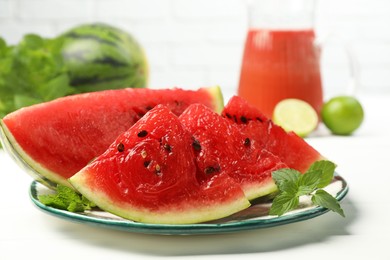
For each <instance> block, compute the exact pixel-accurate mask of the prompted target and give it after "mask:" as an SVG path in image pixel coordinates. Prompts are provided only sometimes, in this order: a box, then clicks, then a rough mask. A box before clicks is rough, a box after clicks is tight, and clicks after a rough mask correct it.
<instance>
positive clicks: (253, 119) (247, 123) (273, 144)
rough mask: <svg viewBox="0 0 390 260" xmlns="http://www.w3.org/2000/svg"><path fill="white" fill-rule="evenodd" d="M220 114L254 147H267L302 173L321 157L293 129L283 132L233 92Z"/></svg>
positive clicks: (289, 165)
mask: <svg viewBox="0 0 390 260" xmlns="http://www.w3.org/2000/svg"><path fill="white" fill-rule="evenodd" d="M222 116H224V117H225V118H227V119H229V120H230V121H231V122H234V123H235V124H236V125H237V126H238V128H239V129H240V130H241V131H242V132H243V133H244V134H245V135H246V136H247V137H249V138H250V139H251V140H252V141H253V145H254V147H256V148H257V149H267V150H268V151H270V152H271V153H273V154H275V155H276V156H278V157H279V158H280V159H281V161H282V162H284V163H285V164H287V166H288V167H289V168H293V169H296V170H298V171H300V172H302V173H304V172H305V171H306V170H307V169H309V167H310V165H311V164H312V163H314V162H315V161H318V160H324V159H325V158H324V157H323V156H322V155H321V154H320V153H319V152H318V151H317V150H315V149H314V148H313V147H312V146H310V145H309V144H308V143H307V142H306V141H305V140H304V139H302V138H301V137H299V136H298V135H296V134H295V133H294V132H286V131H284V130H283V128H281V127H280V126H278V125H275V124H274V123H273V122H272V120H270V119H268V118H267V117H266V116H264V115H263V114H262V113H261V112H260V111H259V110H258V109H257V108H255V107H253V106H251V105H250V104H249V103H248V102H247V101H246V100H244V99H243V98H241V97H238V96H233V97H232V98H231V99H230V100H229V102H228V103H227V105H226V106H225V108H224V109H223V111H222Z"/></svg>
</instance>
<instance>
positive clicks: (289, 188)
mask: <svg viewBox="0 0 390 260" xmlns="http://www.w3.org/2000/svg"><path fill="white" fill-rule="evenodd" d="M300 175H301V173H300V172H299V171H297V170H294V169H288V168H284V169H279V170H276V171H274V172H272V178H273V179H274V181H275V183H276V185H277V186H278V189H279V190H280V191H286V192H290V193H292V192H295V191H296V190H297V189H298V186H297V184H298V183H297V182H298V180H299V177H300Z"/></svg>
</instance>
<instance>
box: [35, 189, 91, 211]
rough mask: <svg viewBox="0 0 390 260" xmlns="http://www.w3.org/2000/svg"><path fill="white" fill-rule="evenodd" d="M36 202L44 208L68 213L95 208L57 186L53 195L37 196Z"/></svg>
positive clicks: (81, 198)
mask: <svg viewBox="0 0 390 260" xmlns="http://www.w3.org/2000/svg"><path fill="white" fill-rule="evenodd" d="M38 200H39V201H40V202H41V203H43V204H44V205H46V206H50V207H53V208H57V209H63V210H67V211H70V212H83V211H85V210H89V209H91V208H93V207H96V205H95V204H94V203H93V202H91V201H89V200H88V199H87V198H85V197H84V196H82V195H80V194H78V193H77V192H76V191H75V190H73V189H71V188H69V187H67V186H64V185H57V192H56V193H55V194H47V195H39V196H38Z"/></svg>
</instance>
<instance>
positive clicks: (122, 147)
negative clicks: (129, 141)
mask: <svg viewBox="0 0 390 260" xmlns="http://www.w3.org/2000/svg"><path fill="white" fill-rule="evenodd" d="M116 149H118V152H120V153H121V152H123V151H124V150H125V145H124V144H122V143H119V144H118V146H117V147H116Z"/></svg>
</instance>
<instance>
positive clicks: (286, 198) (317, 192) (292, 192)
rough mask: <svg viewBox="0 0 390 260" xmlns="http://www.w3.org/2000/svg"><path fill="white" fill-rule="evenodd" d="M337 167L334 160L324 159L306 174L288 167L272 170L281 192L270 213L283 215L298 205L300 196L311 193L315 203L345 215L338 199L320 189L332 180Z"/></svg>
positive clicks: (312, 166)
mask: <svg viewBox="0 0 390 260" xmlns="http://www.w3.org/2000/svg"><path fill="white" fill-rule="evenodd" d="M335 168H336V165H335V164H334V163H333V162H330V161H325V160H323V161H317V162H314V163H313V164H312V165H311V167H310V168H309V169H308V170H307V171H306V173H304V174H301V173H300V172H298V171H296V170H294V169H288V168H285V169H280V170H277V171H274V172H272V178H273V180H274V181H275V183H276V185H277V187H278V189H279V194H278V195H277V196H276V197H275V198H274V200H273V202H272V205H271V209H270V214H271V215H278V216H280V215H283V214H284V213H286V212H288V211H290V210H292V209H295V208H296V207H297V206H298V204H299V197H300V196H303V195H309V196H312V202H313V203H314V204H315V205H319V206H322V207H325V208H328V209H330V210H332V211H335V212H337V213H339V214H340V215H342V216H344V212H343V210H342V209H341V207H340V204H339V203H338V201H337V199H335V198H334V197H332V195H330V194H329V193H327V192H326V191H324V190H322V189H320V188H323V187H325V186H327V185H329V183H330V182H331V181H332V179H333V174H334V170H335Z"/></svg>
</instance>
